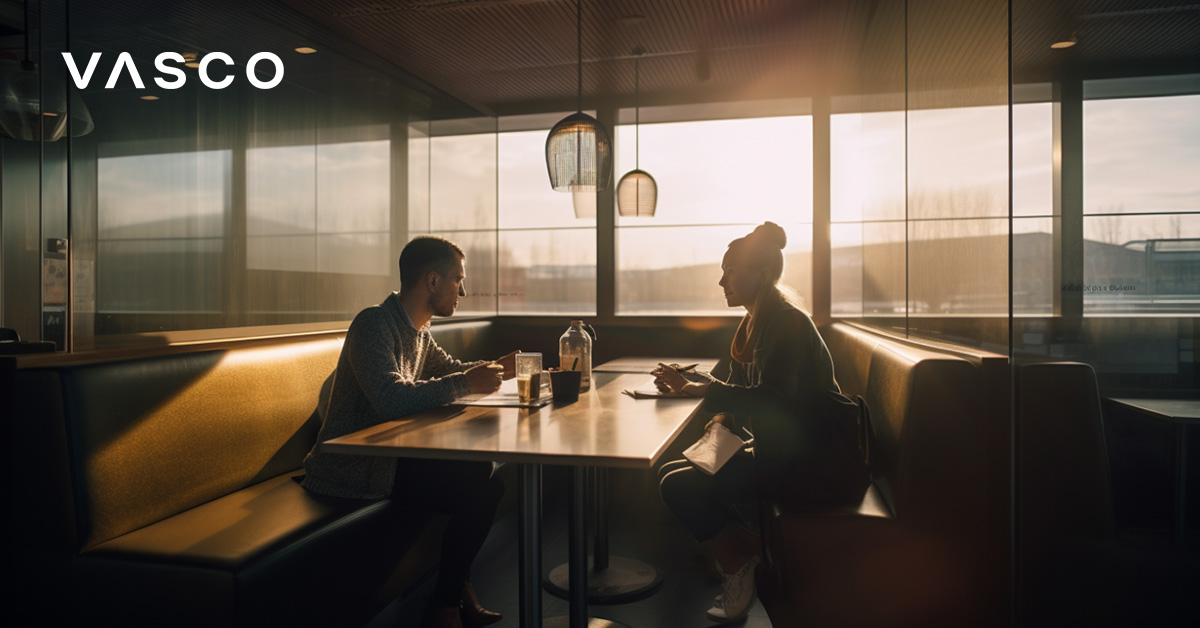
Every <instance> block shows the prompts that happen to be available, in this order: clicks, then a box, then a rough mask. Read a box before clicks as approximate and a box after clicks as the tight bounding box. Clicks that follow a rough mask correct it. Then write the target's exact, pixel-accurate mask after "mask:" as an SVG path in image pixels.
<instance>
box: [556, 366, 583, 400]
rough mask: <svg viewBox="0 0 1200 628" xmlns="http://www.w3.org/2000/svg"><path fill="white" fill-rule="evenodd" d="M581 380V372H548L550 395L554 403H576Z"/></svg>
mask: <svg viewBox="0 0 1200 628" xmlns="http://www.w3.org/2000/svg"><path fill="white" fill-rule="evenodd" d="M582 380H583V371H550V393H551V394H552V395H553V396H554V400H555V401H561V402H565V403H570V402H572V401H578V400H579V384H580V382H582Z"/></svg>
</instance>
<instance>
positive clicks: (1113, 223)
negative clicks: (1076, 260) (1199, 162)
mask: <svg viewBox="0 0 1200 628" xmlns="http://www.w3.org/2000/svg"><path fill="white" fill-rule="evenodd" d="M1083 235H1084V241H1083V256H1084V260H1083V278H1084V285H1083V286H1065V287H1064V289H1078V290H1083V310H1084V313H1085V314H1089V315H1095V314H1131V313H1136V314H1159V313H1176V314H1180V313H1187V314H1195V313H1196V312H1197V311H1200V213H1197V214H1175V215H1168V216H1086V217H1084V221H1083Z"/></svg>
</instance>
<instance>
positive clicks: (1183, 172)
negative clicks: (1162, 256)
mask: <svg viewBox="0 0 1200 628" xmlns="http://www.w3.org/2000/svg"><path fill="white" fill-rule="evenodd" d="M1083 133H1084V137H1083V180H1084V188H1083V207H1084V213H1087V214H1127V213H1140V212H1181V211H1197V210H1200V185H1198V184H1197V176H1196V173H1197V172H1200V96H1196V95H1193V96H1165V97H1160V98H1124V99H1116V100H1085V101H1084V103H1083Z"/></svg>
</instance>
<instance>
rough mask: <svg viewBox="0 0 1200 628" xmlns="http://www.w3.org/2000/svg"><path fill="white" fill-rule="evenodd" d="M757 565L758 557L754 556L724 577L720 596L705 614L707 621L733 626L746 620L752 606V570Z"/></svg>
mask: <svg viewBox="0 0 1200 628" xmlns="http://www.w3.org/2000/svg"><path fill="white" fill-rule="evenodd" d="M758 563H759V557H758V556H754V557H753V558H751V559H750V560H748V561H746V564H745V565H742V568H741V569H739V570H737V572H736V573H733V574H727V575H726V576H725V584H724V586H722V587H721V594H720V595H718V596H717V599H716V600H714V601H713V607H712V608H710V609H708V611H707V612H706V613H705V614H706V615H708V618H709V619H711V620H713V621H715V622H717V623H719V624H735V623H738V622H741V621H743V620H745V619H746V613H748V612H750V607H751V606H753V605H754V598H755V590H754V568H755V567H757V566H758Z"/></svg>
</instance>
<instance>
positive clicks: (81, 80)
mask: <svg viewBox="0 0 1200 628" xmlns="http://www.w3.org/2000/svg"><path fill="white" fill-rule="evenodd" d="M100 55H101V53H99V52H93V53H92V56H91V58H90V59H88V63H87V67H86V68H84V70H83V74H82V75H81V74H80V73H79V66H78V65H76V63H75V58H74V57H72V56H71V53H69V52H64V53H62V56H63V60H64V61H66V62H67V71H68V72H70V73H71V80H73V81H75V87H78V88H79V89H86V88H87V86H88V83H90V82H92V74H93V73H95V71H96V66H97V65H99V64H100ZM171 61H173V62H175V63H177V64H182V63H183V62H184V59H183V55H181V54H179V53H178V52H164V53H162V54H160V55H158V56H157V57H155V58H154V67H155V69H157V70H158V72H159V74H160V75H169V76H173V77H175V78H174V79H164V78H163V77H162V76H156V77H154V82H155V83H157V84H158V86H159V87H161V88H163V89H179V88H180V87H183V86H184V84H185V83H187V75H186V74H184V72H183V70H182V69H180V68H178V67H175V66H172V65H167V63H168V62H171ZM214 61H219V62H221V63H223V64H225V65H227V66H232V65H233V57H230V56H229V55H227V54H225V53H223V52H210V53H208V54H206V55H204V57H202V58H201V59H200V82H201V83H204V85H205V87H209V88H212V89H225V88H226V87H229V85H230V84H232V83H233V76H232V75H230V74H224V76H223V77H218V79H219V80H213V78H212V77H211V76H209V66H210V65H211V64H212V63H213V62H214ZM260 61H270V62H271V64H272V65H274V66H275V76H274V77H273V78H271V80H269V81H260V80H259V79H258V77H257V76H255V75H254V67H255V66H256V65H258V62H260ZM122 70H124V71H126V72H128V73H129V78H131V79H133V84H134V85H135V86H136V87H137V88H138V89H145V88H146V84H145V83H144V82H142V76H141V74H139V73H138V69H137V66H136V65H134V63H133V56H131V55H130V54H129V53H128V52H122V53H121V54H120V55H117V62H116V63H114V64H113V69H112V72H110V73H109V75H108V82H107V83H105V84H104V89H112V88H113V87H114V86H116V84H117V79H119V78H121V72H122ZM246 80H247V81H250V84H251V85H253V86H255V87H257V88H258V89H271V88H272V87H275V86H276V85H278V84H279V83H280V82H281V81H283V60H282V59H280V58H279V55H276V54H274V53H270V52H260V53H258V54H256V55H254V56H253V57H250V61H248V62H247V63H246Z"/></svg>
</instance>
